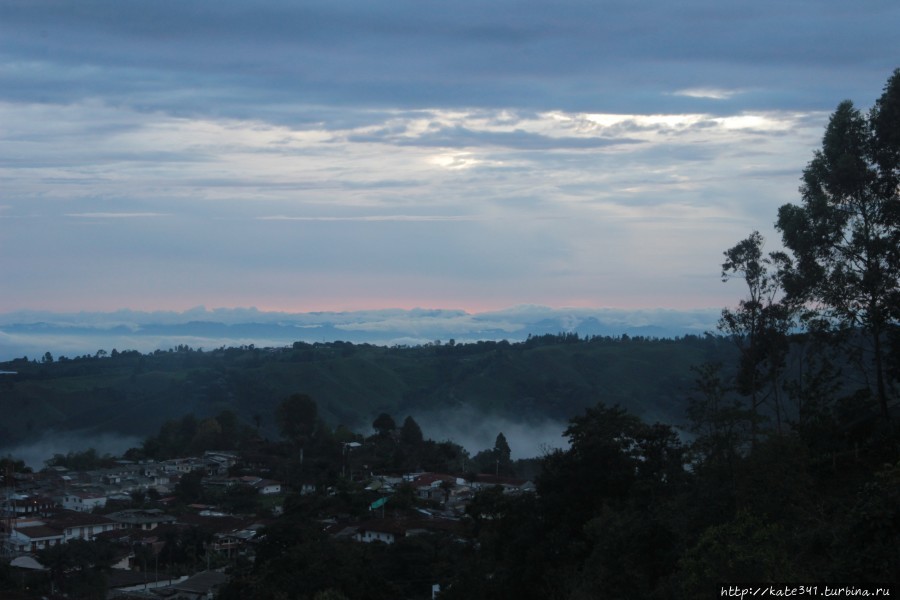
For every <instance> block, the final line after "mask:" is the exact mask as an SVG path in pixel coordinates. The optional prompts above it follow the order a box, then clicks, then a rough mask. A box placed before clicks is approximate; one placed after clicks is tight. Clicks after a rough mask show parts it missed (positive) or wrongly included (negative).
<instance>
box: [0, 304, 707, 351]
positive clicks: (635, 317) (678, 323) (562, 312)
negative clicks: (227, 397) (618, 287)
mask: <svg viewBox="0 0 900 600" xmlns="http://www.w3.org/2000/svg"><path fill="white" fill-rule="evenodd" d="M719 314H720V310H719V309H712V308H710V309H697V310H668V309H642V310H624V309H612V308H594V309H587V308H547V307H543V306H517V307H513V308H509V309H505V310H499V311H492V312H483V313H468V312H465V311H462V310H448V309H412V310H402V309H387V310H372V311H353V312H311V313H284V312H265V311H260V310H257V309H255V308H246V309H245V308H236V309H212V310H210V309H206V308H204V307H197V308H194V309H191V310H187V311H184V312H163V311H158V312H139V311H130V310H121V311H115V312H108V313H85V312H82V313H50V312H37V311H19V312H14V313H6V314H0V361H3V360H11V359H13V358H20V357H22V356H28V357H30V358H35V357H41V356H43V355H44V353H45V352H50V353H51V354H52V355H53V356H54V357H58V356H69V357H73V356H81V355H84V354H94V353H96V352H97V351H98V350H100V349H103V350H106V351H112V349H114V348H115V349H118V350H120V351H121V350H138V351H140V352H152V351H154V350H168V349H169V348H174V347H177V346H180V345H186V346H190V347H192V348H204V349H212V348H220V347H223V346H224V347H239V346H249V345H254V346H256V347H283V346H287V345H290V344H292V343H293V342H296V341H303V342H309V343H314V342H332V341H347V342H353V343H355V344H363V343H368V344H375V345H382V346H396V345H409V346H416V345H424V344H428V343H432V342H434V341H437V340H442V341H444V342H446V341H449V340H451V339H453V340H455V341H457V342H461V343H462V342H474V341H498V340H508V341H511V342H515V341H522V340H525V339H527V338H528V336H529V335H544V334H548V333H550V334H557V333H578V334H579V335H580V336H595V335H597V336H621V335H623V334H624V335H628V336H632V337H635V336H643V337H653V338H673V337H680V336H683V335H689V334H693V335H702V334H703V333H705V332H706V331H712V330H714V329H715V326H716V321H717V319H718V317H719Z"/></svg>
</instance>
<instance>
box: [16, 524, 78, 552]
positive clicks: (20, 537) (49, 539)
mask: <svg viewBox="0 0 900 600" xmlns="http://www.w3.org/2000/svg"><path fill="white" fill-rule="evenodd" d="M63 538H64V536H63V533H62V532H61V531H59V530H58V529H54V528H53V527H47V526H46V525H31V526H30V527H21V528H17V529H13V530H12V532H11V533H10V534H9V542H8V543H9V545H10V546H11V547H12V550H13V552H22V553H26V552H37V551H38V550H43V549H44V548H50V547H52V546H56V545H58V544H62V543H63V542H64V539H63Z"/></svg>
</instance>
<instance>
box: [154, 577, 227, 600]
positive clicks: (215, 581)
mask: <svg viewBox="0 0 900 600" xmlns="http://www.w3.org/2000/svg"><path fill="white" fill-rule="evenodd" d="M227 580H228V576H227V575H225V573H219V572H218V571H201V572H200V573H197V574H196V575H193V576H191V577H188V578H187V579H185V580H184V581H181V582H179V583H175V584H173V585H170V586H169V587H167V588H165V589H166V590H173V591H174V592H175V593H174V594H172V595H168V594H166V597H167V598H169V599H170V600H212V598H214V597H215V595H216V591H217V590H218V589H219V587H221V586H222V584H223V583H225V582H226V581H227Z"/></svg>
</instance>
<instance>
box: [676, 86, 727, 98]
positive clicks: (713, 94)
mask: <svg viewBox="0 0 900 600" xmlns="http://www.w3.org/2000/svg"><path fill="white" fill-rule="evenodd" d="M739 93H740V92H739V91H737V90H723V89H718V88H688V89H684V90H678V91H676V92H673V94H674V95H675V96H686V97H688V98H708V99H710V100H728V99H729V98H731V97H733V96H734V95H735V94H739Z"/></svg>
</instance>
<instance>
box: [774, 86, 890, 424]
mask: <svg viewBox="0 0 900 600" xmlns="http://www.w3.org/2000/svg"><path fill="white" fill-rule="evenodd" d="M898 114H900V69H898V70H896V71H894V74H893V76H892V77H891V78H890V79H889V80H888V83H887V85H885V88H884V93H883V94H882V96H881V98H879V100H878V101H877V102H876V104H875V106H874V107H873V109H872V110H871V111H870V113H869V116H868V117H866V116H864V115H863V114H862V113H861V112H860V111H859V110H857V109H856V108H855V107H854V106H853V103H852V102H851V101H849V100H845V101H844V102H841V103H840V105H838V107H837V110H835V112H834V114H833V115H832V116H831V119H830V121H829V123H828V126H827V128H826V130H825V135H824V137H823V139H822V148H821V150H817V151H816V152H815V154H814V157H813V159H812V161H810V163H809V165H808V166H807V167H806V169H805V170H804V171H803V179H802V181H803V184H802V186H801V188H800V191H801V194H802V198H803V203H802V205H801V206H797V205H793V204H787V205H784V206H782V207H781V208H780V209H779V211H778V221H777V227H778V229H779V230H780V231H781V233H782V238H783V241H784V245H785V246H786V247H787V248H789V249H790V250H791V251H792V252H793V253H794V256H795V258H796V263H797V264H796V269H795V270H793V272H792V274H791V277H790V279H789V280H787V281H786V283H787V284H788V285H787V288H788V291H789V292H791V293H792V294H793V295H794V297H796V298H797V299H798V301H801V302H804V303H805V304H806V305H808V306H812V307H813V308H815V309H816V312H815V314H814V318H819V319H821V320H824V321H825V322H828V323H837V324H839V325H840V326H841V327H842V328H843V329H845V330H851V331H857V332H859V333H860V334H862V336H863V338H864V339H866V340H867V341H868V347H867V348H865V349H864V355H865V357H864V358H865V361H864V362H865V364H867V365H868V366H869V367H870V368H871V370H872V371H874V379H875V384H874V387H875V390H874V393H875V397H876V399H877V401H878V405H879V407H880V409H881V413H882V415H883V416H884V418H885V419H888V418H889V414H888V388H887V381H886V371H885V349H884V340H885V336H886V334H887V333H888V332H889V330H890V329H892V328H896V322H897V319H898V318H900V312H898V300H900V206H898V204H900V192H898V180H900V118H898Z"/></svg>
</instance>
